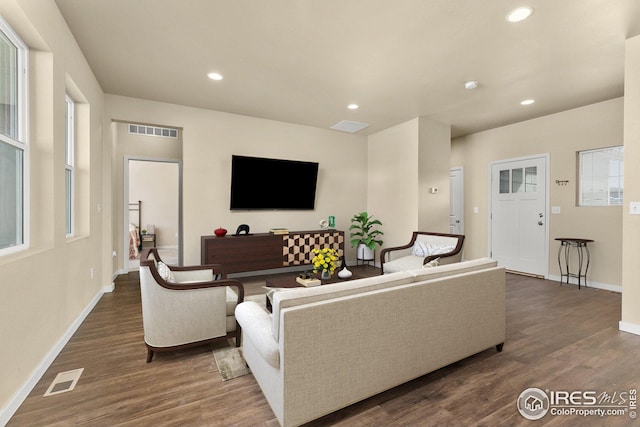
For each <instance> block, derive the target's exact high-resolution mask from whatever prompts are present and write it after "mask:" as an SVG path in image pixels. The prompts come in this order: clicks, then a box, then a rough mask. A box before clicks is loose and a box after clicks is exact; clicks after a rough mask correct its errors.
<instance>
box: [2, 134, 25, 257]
mask: <svg viewBox="0 0 640 427" xmlns="http://www.w3.org/2000/svg"><path fill="white" fill-rule="evenodd" d="M22 161H23V160H22V150H20V149H18V148H16V147H14V146H12V145H9V144H7V143H4V142H0V249H4V248H8V247H12V246H17V245H21V244H22V243H23V234H22Z"/></svg>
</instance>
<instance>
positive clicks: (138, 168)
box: [129, 160, 180, 249]
mask: <svg viewBox="0 0 640 427" xmlns="http://www.w3.org/2000/svg"><path fill="white" fill-rule="evenodd" d="M179 183H180V176H179V165H178V163H166V162H160V161H139V160H131V161H129V201H130V202H137V201H141V202H142V210H141V211H140V214H141V217H142V218H141V219H142V222H141V223H140V224H139V225H140V230H143V229H146V228H147V225H148V224H153V226H154V229H155V231H154V232H155V234H156V246H157V247H160V248H162V247H165V248H166V247H173V248H176V249H177V248H178V230H179V228H178V224H179V222H178V220H179V218H178V207H179V203H178V202H179V188H178V187H179ZM130 217H132V220H133V221H135V222H134V224H138V212H137V211H136V212H131V213H130ZM148 232H149V233H150V232H151V231H148Z"/></svg>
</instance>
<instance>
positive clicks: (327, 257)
mask: <svg viewBox="0 0 640 427" xmlns="http://www.w3.org/2000/svg"><path fill="white" fill-rule="evenodd" d="M312 252H313V253H314V254H315V255H314V257H313V260H311V262H312V263H313V272H314V273H317V272H319V271H326V272H329V274H333V272H334V271H335V270H336V261H337V260H338V251H336V250H335V249H333V248H326V247H325V248H322V249H313V250H312Z"/></svg>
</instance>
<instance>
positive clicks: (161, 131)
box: [129, 124, 178, 138]
mask: <svg viewBox="0 0 640 427" xmlns="http://www.w3.org/2000/svg"><path fill="white" fill-rule="evenodd" d="M129 133H133V134H138V135H147V136H159V137H162V138H177V137H178V129H173V128H161V127H157V126H146V125H134V124H130V125H129Z"/></svg>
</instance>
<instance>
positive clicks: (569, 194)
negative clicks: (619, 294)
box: [451, 98, 631, 287]
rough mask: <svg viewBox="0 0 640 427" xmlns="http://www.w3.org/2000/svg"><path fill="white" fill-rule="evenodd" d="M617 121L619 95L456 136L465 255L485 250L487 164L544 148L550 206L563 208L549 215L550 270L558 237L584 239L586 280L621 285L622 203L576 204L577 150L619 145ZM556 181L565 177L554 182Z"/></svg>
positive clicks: (553, 266)
mask: <svg viewBox="0 0 640 427" xmlns="http://www.w3.org/2000/svg"><path fill="white" fill-rule="evenodd" d="M622 119H623V99H622V98H618V99H613V100H609V101H604V102H600V103H597V104H593V105H588V106H585V107H582V108H576V109H573V110H569V111H564V112H561V113H557V114H553V115H549V116H545V117H540V118H537V119H533V120H528V121H525V122H521V123H516V124H513V125H510V126H504V127H501V128H496V129H492V130H489V131H486V132H480V133H476V134H473V135H468V136H465V137H462V138H457V139H455V140H454V141H453V142H452V148H451V150H452V154H451V165H452V166H463V167H464V194H465V197H464V199H465V200H464V207H465V212H464V217H465V235H466V236H467V237H466V239H465V242H464V245H465V257H466V258H478V257H482V256H488V242H489V236H488V233H489V230H488V224H489V220H488V213H489V164H490V162H492V161H495V160H503V159H511V158H518V157H523V156H530V155H535V154H543V153H549V154H550V163H551V165H550V168H551V170H550V179H551V185H550V205H551V206H559V207H560V210H561V213H560V214H559V215H550V216H549V217H548V221H549V239H550V242H549V273H550V274H551V275H555V276H559V274H560V272H559V269H558V259H557V256H558V242H557V241H555V240H554V239H555V238H556V237H580V238H589V239H593V240H595V242H594V243H593V244H592V245H590V246H589V247H590V250H591V265H590V267H589V277H588V279H589V280H592V281H595V282H599V283H601V284H603V285H612V286H617V287H619V286H620V285H621V283H622V262H621V260H622V245H621V242H622V208H621V207H577V206H576V185H577V180H576V176H577V175H576V152H577V151H579V150H587V149H592V148H600V147H608V146H613V145H621V144H622V143H623V120H622ZM625 155H626V154H625ZM630 169H631V168H629V167H627V168H626V170H625V173H626V172H627V171H629V170H630ZM555 180H569V183H568V185H565V186H558V185H556V184H555V183H554V182H555ZM626 197H627V195H626V194H625V199H626ZM474 207H477V208H478V213H474V211H473V209H474Z"/></svg>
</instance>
